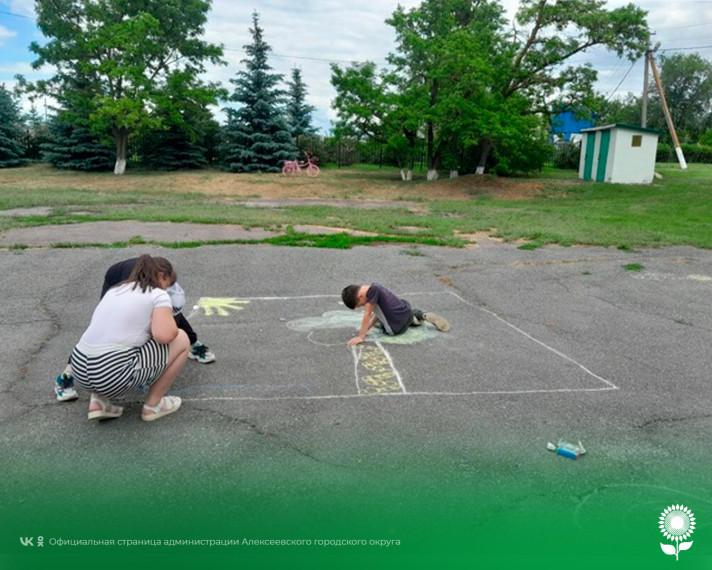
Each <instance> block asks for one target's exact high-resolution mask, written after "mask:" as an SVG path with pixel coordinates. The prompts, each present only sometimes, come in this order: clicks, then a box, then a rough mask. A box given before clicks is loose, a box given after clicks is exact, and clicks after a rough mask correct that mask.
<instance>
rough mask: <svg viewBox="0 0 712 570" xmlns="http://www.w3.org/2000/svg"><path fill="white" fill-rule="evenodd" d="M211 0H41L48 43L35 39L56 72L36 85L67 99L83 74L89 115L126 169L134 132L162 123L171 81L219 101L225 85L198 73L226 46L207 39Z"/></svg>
mask: <svg viewBox="0 0 712 570" xmlns="http://www.w3.org/2000/svg"><path fill="white" fill-rule="evenodd" d="M210 5H211V3H210V0H51V1H44V0H37V2H36V5H35V9H36V12H37V25H38V27H39V29H40V30H41V31H42V33H43V34H44V35H45V36H46V37H47V38H48V40H49V41H48V42H47V43H46V44H44V45H41V44H40V43H39V42H33V43H32V44H30V50H31V51H32V52H34V53H35V54H36V55H37V56H38V58H37V60H35V61H34V62H33V67H34V68H35V69H37V68H40V67H42V66H44V65H51V66H54V67H55V68H56V74H55V75H54V76H53V77H52V78H51V79H50V80H47V81H40V82H37V84H36V89H38V90H39V91H41V92H45V93H50V94H52V95H54V96H58V97H59V98H61V96H62V94H63V92H66V91H67V90H71V89H72V88H73V86H74V85H75V83H76V81H77V78H81V80H82V82H83V84H84V89H83V91H82V94H83V95H84V96H85V97H86V103H85V104H86V110H87V111H88V114H87V121H88V124H89V127H90V128H91V129H92V131H93V132H95V133H97V134H100V135H108V136H110V137H111V138H112V139H113V141H114V143H115V147H116V164H115V169H114V172H115V173H116V174H123V172H124V171H125V168H126V149H127V142H128V138H129V135H131V134H138V133H140V132H142V131H144V132H145V131H150V130H154V129H157V128H161V127H162V126H163V120H162V118H161V117H160V116H159V115H158V114H157V113H156V112H155V111H156V109H157V108H160V106H161V104H162V103H165V90H166V89H167V86H168V85H170V84H173V87H174V88H175V84H176V83H182V84H183V85H184V90H185V91H186V92H191V93H192V95H193V96H194V97H196V98H201V99H205V100H210V101H211V102H214V101H216V100H217V93H218V87H217V86H216V85H212V84H204V83H202V82H201V81H200V80H199V79H198V77H199V76H200V74H201V73H203V72H204V71H205V65H206V63H207V62H211V63H214V64H218V63H222V60H221V56H222V48H221V47H219V46H216V45H213V44H210V43H207V42H205V41H203V40H201V39H200V37H201V35H202V34H203V27H204V25H205V22H206V19H207V13H208V11H209V9H210Z"/></svg>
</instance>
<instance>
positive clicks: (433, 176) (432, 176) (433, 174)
mask: <svg viewBox="0 0 712 570" xmlns="http://www.w3.org/2000/svg"><path fill="white" fill-rule="evenodd" d="M427 178H428V182H434V181H435V180H437V179H438V169H437V168H428V176H427Z"/></svg>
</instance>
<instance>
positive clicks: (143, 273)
mask: <svg viewBox="0 0 712 570" xmlns="http://www.w3.org/2000/svg"><path fill="white" fill-rule="evenodd" d="M159 273H163V274H164V275H165V276H166V277H167V278H168V279H170V281H171V285H172V284H173V283H174V282H175V280H176V273H175V271H173V266H172V265H171V262H170V261H168V260H167V259H166V258H164V257H151V256H150V255H147V254H144V255H141V256H139V258H138V259H137V260H136V263H135V264H134V267H133V270H132V271H131V275H129V276H128V279H126V283H134V286H133V288H134V289H135V288H136V287H141V292H142V293H145V292H146V289H148V288H152V289H160V287H161V284H160V283H159V282H158V274H159Z"/></svg>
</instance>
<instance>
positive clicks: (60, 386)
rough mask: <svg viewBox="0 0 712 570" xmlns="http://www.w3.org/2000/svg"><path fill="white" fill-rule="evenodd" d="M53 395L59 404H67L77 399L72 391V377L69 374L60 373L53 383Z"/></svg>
mask: <svg viewBox="0 0 712 570" xmlns="http://www.w3.org/2000/svg"><path fill="white" fill-rule="evenodd" d="M54 395H55V396H56V397H57V400H58V401H60V402H69V401H70V400H76V399H77V398H78V397H79V394H77V391H76V390H75V389H74V377H73V376H72V373H71V372H62V373H61V374H60V375H59V376H57V379H56V380H55V382H54Z"/></svg>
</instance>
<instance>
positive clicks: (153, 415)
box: [141, 396, 182, 422]
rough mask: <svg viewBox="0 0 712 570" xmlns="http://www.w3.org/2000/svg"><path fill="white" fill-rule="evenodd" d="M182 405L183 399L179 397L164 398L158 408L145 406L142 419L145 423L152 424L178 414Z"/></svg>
mask: <svg viewBox="0 0 712 570" xmlns="http://www.w3.org/2000/svg"><path fill="white" fill-rule="evenodd" d="M181 403H182V402H181V399H180V398H179V397H178V396H163V398H161V401H160V402H158V405H156V406H148V405H146V404H144V405H143V411H142V412H141V419H142V420H143V421H144V422H152V421H154V420H157V419H158V418H162V417H163V416H167V415H168V414H172V413H173V412H177V411H178V408H180V405H181ZM147 412H148V413H147Z"/></svg>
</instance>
